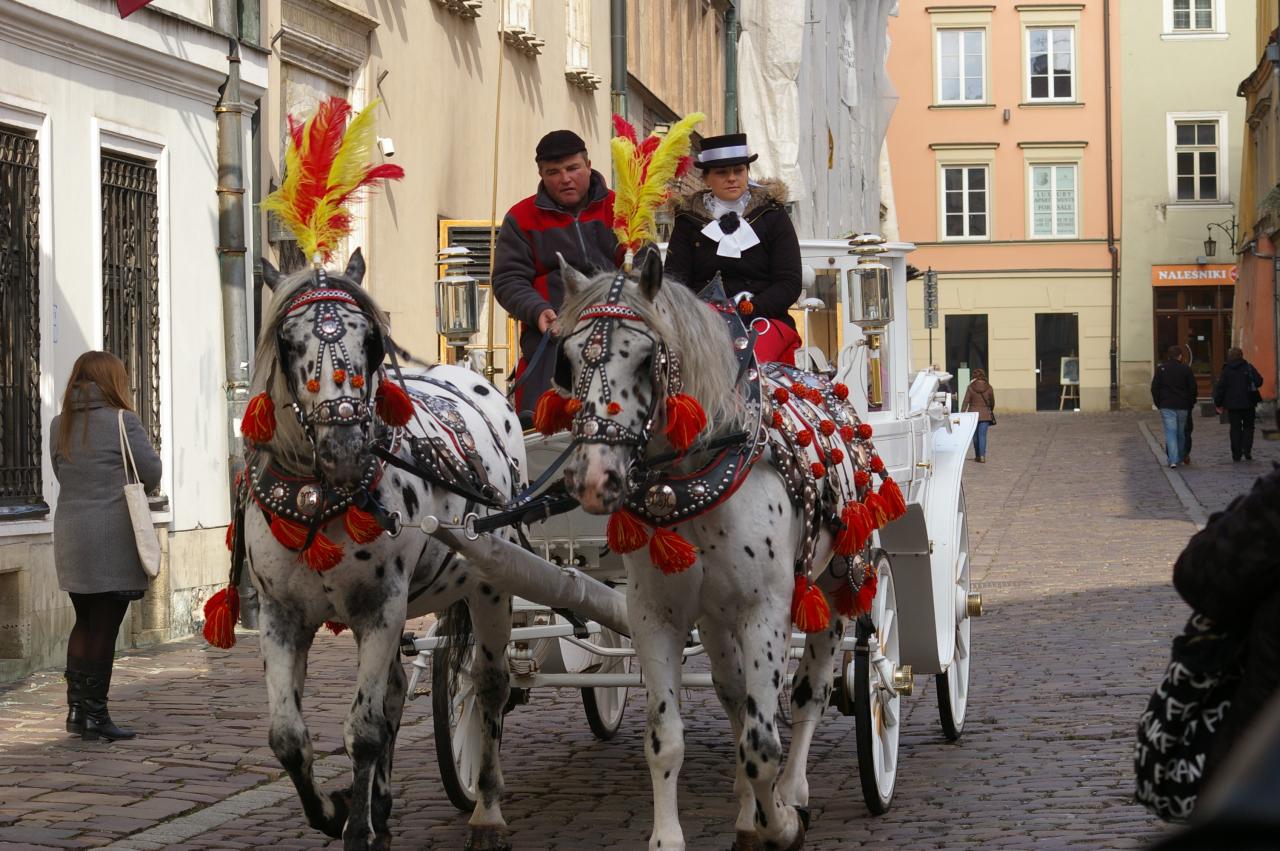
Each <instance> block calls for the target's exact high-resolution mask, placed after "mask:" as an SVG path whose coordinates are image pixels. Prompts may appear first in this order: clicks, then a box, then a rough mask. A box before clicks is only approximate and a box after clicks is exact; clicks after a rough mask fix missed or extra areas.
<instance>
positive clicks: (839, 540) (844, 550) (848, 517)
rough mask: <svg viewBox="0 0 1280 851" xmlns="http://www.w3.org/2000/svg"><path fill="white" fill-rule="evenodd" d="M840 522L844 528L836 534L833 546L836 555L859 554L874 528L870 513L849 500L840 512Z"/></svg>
mask: <svg viewBox="0 0 1280 851" xmlns="http://www.w3.org/2000/svg"><path fill="white" fill-rule="evenodd" d="M840 522H841V523H843V524H844V528H843V529H841V530H840V531H839V532H838V533H836V539H835V543H834V545H833V547H834V549H835V552H836V555H842V556H851V555H853V554H854V553H858V552H861V551H862V548H863V547H865V546H866V545H867V540H868V539H869V538H870V537H871V530H872V529H874V528H875V527H874V526H873V525H872V519H871V512H869V511H867V507H866V506H865V505H863V504H862V503H860V502H858V501H857V500H850V501H849V502H847V503H845V506H844V510H843V511H841V512H840Z"/></svg>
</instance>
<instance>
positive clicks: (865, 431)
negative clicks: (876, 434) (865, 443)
mask: <svg viewBox="0 0 1280 851" xmlns="http://www.w3.org/2000/svg"><path fill="white" fill-rule="evenodd" d="M873 431H875V430H874V429H873V428H871V423H858V437H860V438H862V439H863V440H870V439H871V434H872V432H873Z"/></svg>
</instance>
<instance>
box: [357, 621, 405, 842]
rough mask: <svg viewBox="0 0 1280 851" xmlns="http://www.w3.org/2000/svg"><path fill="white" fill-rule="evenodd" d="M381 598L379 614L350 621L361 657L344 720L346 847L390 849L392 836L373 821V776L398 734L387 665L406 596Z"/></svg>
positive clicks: (393, 655)
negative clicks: (349, 775) (348, 781)
mask: <svg viewBox="0 0 1280 851" xmlns="http://www.w3.org/2000/svg"><path fill="white" fill-rule="evenodd" d="M383 603H384V604H383V606H382V608H381V609H379V610H378V611H377V612H376V613H375V612H373V611H369V612H368V613H367V614H368V620H367V621H365V622H363V623H361V622H356V623H354V624H351V627H352V629H353V630H354V631H355V633H356V645H357V647H358V650H359V662H358V666H357V669H356V696H355V699H354V700H353V701H352V703H351V708H350V710H348V712H347V718H346V720H345V721H344V722H343V725H342V727H343V739H344V742H345V744H346V747H347V755H348V756H349V757H350V758H351V765H352V770H353V772H354V775H355V777H354V782H353V783H352V785H351V812H350V815H349V816H348V818H347V827H346V830H344V831H343V833H342V847H343V848H344V849H345V851H365V849H374V848H386V847H387V845H385V844H384V841H389V837H384V836H379V833H378V831H377V829H376V827H375V824H374V821H375V806H374V787H375V782H374V777H375V775H376V774H377V773H378V771H379V770H380V768H382V767H384V762H385V761H386V760H387V759H388V752H389V749H390V748H391V745H392V741H393V738H394V734H393V732H392V727H391V723H390V719H389V718H388V715H387V701H388V700H389V694H388V692H389V686H390V683H389V682H388V677H387V665H388V662H390V661H393V660H395V658H396V649H397V647H398V646H399V643H400V634H401V631H402V628H403V626H404V619H405V601H404V598H403V597H394V596H392V597H388V598H386V599H385V600H384V601H383ZM375 614H376V615H377V617H376V618H375V617H374V615H375ZM402 688H403V687H401V690H402ZM401 701H403V696H402V697H401Z"/></svg>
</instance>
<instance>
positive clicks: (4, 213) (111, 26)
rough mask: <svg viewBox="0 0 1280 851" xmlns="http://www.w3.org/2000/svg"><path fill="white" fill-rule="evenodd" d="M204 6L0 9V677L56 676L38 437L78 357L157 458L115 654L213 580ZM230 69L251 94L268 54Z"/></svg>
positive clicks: (216, 305) (219, 407)
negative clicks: (121, 378) (136, 578)
mask: <svg viewBox="0 0 1280 851" xmlns="http://www.w3.org/2000/svg"><path fill="white" fill-rule="evenodd" d="M210 8H211V7H210V3H208V2H203V3H201V2H196V1H195V0H156V2H154V3H153V4H152V5H151V6H149V7H147V8H145V9H142V10H141V11H138V12H135V13H134V14H133V15H132V16H130V17H129V18H128V19H127V20H121V19H120V16H119V14H118V12H117V10H116V5H115V3H114V2H112V0H40V1H39V2H36V0H0V300H2V301H3V304H2V305H0V375H2V376H3V378H2V379H0V417H2V418H3V426H2V427H0V680H10V679H14V678H16V677H19V676H22V675H24V674H25V673H27V672H29V671H31V670H34V669H37V668H41V667H47V666H51V665H56V664H60V663H61V662H62V661H63V656H64V653H65V647H66V639H67V636H68V634H69V633H70V630H71V626H72V623H73V622H74V612H73V610H72V608H71V604H70V600H69V598H68V597H67V595H66V594H65V593H63V592H62V591H61V590H60V589H59V586H58V579H57V573H56V571H55V567H54V563H53V540H52V530H53V511H54V510H55V506H56V504H57V496H58V485H57V481H56V480H55V479H54V476H53V470H52V467H51V466H50V461H49V447H50V439H51V435H50V432H49V424H50V421H51V420H52V419H53V417H54V416H55V415H56V414H57V413H58V412H59V409H60V405H61V397H62V394H63V392H64V390H65V388H66V382H67V378H68V376H69V374H70V371H71V367H72V364H73V363H74V362H75V360H76V358H77V357H79V355H80V354H82V353H83V352H85V351H87V350H91V349H106V350H108V351H112V352H114V353H116V354H117V355H119V356H120V357H121V358H122V359H123V360H124V361H125V363H126V364H127V365H128V367H129V371H130V378H131V382H132V388H133V392H134V399H133V401H134V404H135V406H136V408H137V410H138V413H139V416H140V417H141V419H142V421H143V423H144V424H145V425H146V427H147V429H148V430H149V432H150V434H151V439H152V441H153V442H154V443H155V444H156V445H157V446H158V448H159V450H160V455H161V458H162V459H163V462H164V478H163V480H162V485H161V488H160V493H159V494H157V495H155V497H154V498H153V501H152V507H153V509H154V511H153V515H152V516H153V520H154V521H155V524H156V529H157V533H158V534H159V535H160V538H161V541H162V544H163V550H164V553H165V559H164V562H163V564H162V567H161V572H160V575H159V577H157V578H156V579H154V580H153V582H152V584H151V587H150V589H149V591H148V594H147V596H146V598H145V599H143V600H142V601H140V602H139V603H137V604H135V605H134V606H133V607H132V611H131V614H130V616H129V618H128V619H127V620H126V623H125V626H124V628H122V630H121V634H120V644H121V646H123V647H132V646H141V645H145V644H150V643H155V642H159V641H164V640H168V639H170V638H174V637H178V636H182V635H186V634H189V633H190V632H191V630H192V629H193V627H194V626H195V625H196V624H197V623H198V621H199V619H200V618H201V617H202V615H201V614H200V607H201V605H202V604H203V602H204V600H205V598H206V597H207V596H208V594H209V593H210V591H211V590H212V589H213V588H215V587H217V586H218V585H219V584H221V583H225V581H226V575H227V557H226V550H225V547H224V545H223V540H222V539H223V531H224V527H225V526H226V525H227V522H228V520H229V505H228V504H229V499H228V493H227V469H226V468H227V463H226V458H227V454H228V446H227V437H226V428H225V423H226V421H227V410H226V396H225V392H224V389H223V384H224V381H225V377H224V375H223V366H222V364H223V355H222V350H223V333H222V332H223V329H222V320H221V317H222V302H221V290H220V279H219V268H218V256H217V253H216V247H217V245H218V231H217V209H218V204H217V195H216V188H217V184H218V173H217V163H216V161H215V157H216V153H215V152H216V151H217V149H218V140H217V127H216V120H215V113H214V105H215V104H216V103H217V102H218V99H219V92H218V90H219V87H220V86H221V85H222V84H223V82H224V80H225V79H226V77H227V71H228V66H227V53H228V49H227V48H228V40H227V37H226V36H224V35H220V34H218V33H217V32H215V31H214V29H213V21H212V16H211V11H210ZM257 35H258V34H257V33H256V32H255V33H253V37H252V38H251V39H250V41H251V42H257V41H258V38H257ZM241 74H242V77H243V85H242V88H243V92H244V94H245V96H246V99H247V100H249V101H252V100H255V99H257V98H258V97H260V96H261V95H262V93H263V92H264V91H265V87H266V82H267V80H266V53H265V52H264V51H262V50H261V49H258V48H256V47H254V46H253V44H245V45H244V47H243V49H242V64H241ZM244 109H245V111H246V112H248V113H249V114H252V107H244ZM242 141H243V143H244V145H245V146H246V149H247V148H248V146H249V144H250V132H249V127H248V122H246V127H245V133H244V139H243V140H242ZM246 263H247V261H246ZM247 272H248V267H247V266H246V273H247Z"/></svg>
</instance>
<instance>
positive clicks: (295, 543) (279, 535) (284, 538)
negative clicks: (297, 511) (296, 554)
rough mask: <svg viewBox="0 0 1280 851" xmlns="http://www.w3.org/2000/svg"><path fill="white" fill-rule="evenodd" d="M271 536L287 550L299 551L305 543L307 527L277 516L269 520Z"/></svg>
mask: <svg viewBox="0 0 1280 851" xmlns="http://www.w3.org/2000/svg"><path fill="white" fill-rule="evenodd" d="M271 534H272V535H274V536H275V539H276V540H277V541H279V542H280V546H282V547H284V548H285V549H287V550H300V549H302V545H303V544H305V543H306V542H307V527H306V526H303V525H302V524H301V523H295V522H293V521H292V520H285V519H284V518H283V517H280V516H279V515H277V516H275V517H272V518H271Z"/></svg>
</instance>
